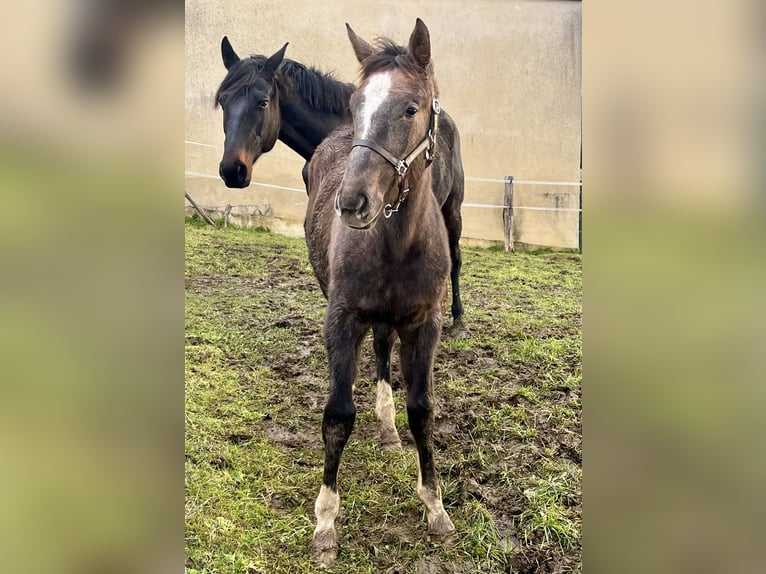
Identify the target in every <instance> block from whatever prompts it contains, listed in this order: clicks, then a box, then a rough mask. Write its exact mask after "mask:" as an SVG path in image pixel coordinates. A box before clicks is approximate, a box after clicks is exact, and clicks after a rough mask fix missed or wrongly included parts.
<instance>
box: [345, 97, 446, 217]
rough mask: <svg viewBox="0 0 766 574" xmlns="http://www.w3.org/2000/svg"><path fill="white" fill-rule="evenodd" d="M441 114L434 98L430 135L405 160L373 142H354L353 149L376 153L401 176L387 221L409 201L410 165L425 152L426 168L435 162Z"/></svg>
mask: <svg viewBox="0 0 766 574" xmlns="http://www.w3.org/2000/svg"><path fill="white" fill-rule="evenodd" d="M440 112H441V107H440V106H439V100H437V99H436V98H433V99H432V100H431V122H430V125H429V128H428V134H427V135H426V137H425V138H423V140H422V141H421V142H420V143H419V144H418V145H417V147H415V149H414V150H412V151H411V152H410V153H409V154H408V155H407V156H406V157H405V158H404V159H396V156H394V155H393V154H392V153H391V152H389V151H388V150H387V149H386V148H384V147H383V146H382V145H380V144H378V143H377V142H375V141H373V140H368V139H358V140H354V141H353V143H352V144H351V147H352V148H355V147H366V148H369V149H371V150H372V151H374V152H376V153H377V154H378V155H380V156H381V157H382V158H383V159H385V160H386V161H387V162H388V163H390V164H391V165H392V166H394V169H395V170H396V173H397V175H398V176H399V195H398V197H397V199H396V203H395V204H394V205H391V204H390V203H388V204H386V206H385V207H384V208H383V215H384V216H385V217H386V219H388V218H389V217H391V215H392V214H394V213H396V212H397V211H399V208H400V207H401V206H402V204H403V203H404V200H405V199H407V194H408V193H409V191H410V188H409V187H408V186H407V174H408V173H409V170H410V165H411V164H412V162H413V161H414V160H415V158H417V157H418V156H419V155H420V154H421V153H423V152H424V151H425V154H426V167H428V166H429V165H431V162H433V160H434V157H436V153H435V150H436V132H437V131H438V129H439V113H440Z"/></svg>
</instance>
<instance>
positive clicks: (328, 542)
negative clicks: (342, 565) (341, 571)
mask: <svg viewBox="0 0 766 574" xmlns="http://www.w3.org/2000/svg"><path fill="white" fill-rule="evenodd" d="M309 552H310V554H311V559H312V560H313V561H314V563H315V564H316V565H317V566H319V567H320V568H329V567H330V566H332V565H333V563H334V562H335V560H336V559H337V558H338V542H337V538H336V535H335V531H334V530H325V531H324V532H318V533H317V532H315V533H314V538H313V539H312V540H311V545H310V546H309Z"/></svg>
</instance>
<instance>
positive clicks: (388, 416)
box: [375, 379, 396, 428]
mask: <svg viewBox="0 0 766 574" xmlns="http://www.w3.org/2000/svg"><path fill="white" fill-rule="evenodd" d="M375 416H376V417H378V420H379V421H380V423H381V424H382V425H383V426H389V425H390V426H391V427H392V428H396V425H395V421H396V409H395V408H394V394H393V392H392V391H391V385H389V384H388V383H387V382H386V381H384V380H383V379H381V380H379V381H378V393H377V397H376V400H375Z"/></svg>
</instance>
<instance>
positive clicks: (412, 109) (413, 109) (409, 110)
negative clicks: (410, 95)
mask: <svg viewBox="0 0 766 574" xmlns="http://www.w3.org/2000/svg"><path fill="white" fill-rule="evenodd" d="M416 113H418V109H417V108H416V107H415V106H410V107H408V108H407V112H406V114H407V117H410V118H411V117H412V116H414V115H415V114H416Z"/></svg>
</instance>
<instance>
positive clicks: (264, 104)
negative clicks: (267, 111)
mask: <svg viewBox="0 0 766 574" xmlns="http://www.w3.org/2000/svg"><path fill="white" fill-rule="evenodd" d="M258 107H259V108H268V107H269V100H261V101H260V102H258Z"/></svg>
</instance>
